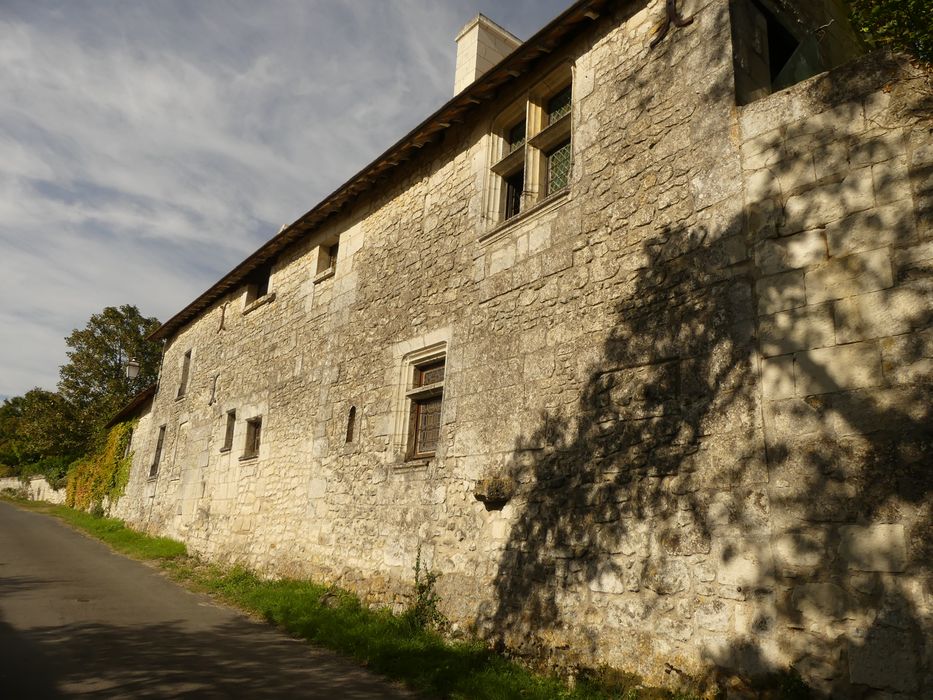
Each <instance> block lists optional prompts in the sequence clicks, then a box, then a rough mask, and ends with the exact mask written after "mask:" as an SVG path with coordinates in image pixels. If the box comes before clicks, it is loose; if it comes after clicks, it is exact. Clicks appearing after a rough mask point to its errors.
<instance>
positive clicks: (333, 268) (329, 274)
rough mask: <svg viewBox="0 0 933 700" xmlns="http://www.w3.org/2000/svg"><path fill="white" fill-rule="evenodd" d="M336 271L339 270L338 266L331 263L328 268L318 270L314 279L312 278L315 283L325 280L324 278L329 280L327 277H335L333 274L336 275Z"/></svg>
mask: <svg viewBox="0 0 933 700" xmlns="http://www.w3.org/2000/svg"><path fill="white" fill-rule="evenodd" d="M336 272H337V266H336V265H331V266H330V267H328V268H327V269H325V270H321V271H320V272H318V273H317V274H316V275H315V276H314V280H312V281H313V282H314V284H317V283H318V282H323V281H324V280H327V279H330V278H331V277H333V276H334V273H336Z"/></svg>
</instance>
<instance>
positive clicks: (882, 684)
mask: <svg viewBox="0 0 933 700" xmlns="http://www.w3.org/2000/svg"><path fill="white" fill-rule="evenodd" d="M914 646H915V644H914V640H913V639H912V638H911V636H910V635H909V634H908V633H907V632H905V631H904V630H900V629H896V628H893V627H884V626H880V625H879V626H876V627H874V628H872V629H871V630H869V632H868V634H867V635H866V636H865V637H863V638H861V639H852V640H850V641H849V680H850V681H851V682H852V683H854V684H857V685H865V686H868V687H869V688H875V689H879V690H891V691H897V692H903V693H911V692H913V691H916V690H917V685H918V684H917V654H916V651H915V650H914Z"/></svg>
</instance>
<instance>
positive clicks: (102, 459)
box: [65, 421, 136, 511]
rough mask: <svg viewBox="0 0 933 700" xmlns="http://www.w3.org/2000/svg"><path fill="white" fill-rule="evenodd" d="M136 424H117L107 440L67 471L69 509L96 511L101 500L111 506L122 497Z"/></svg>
mask: <svg viewBox="0 0 933 700" xmlns="http://www.w3.org/2000/svg"><path fill="white" fill-rule="evenodd" d="M135 424H136V423H135V421H130V422H127V423H120V424H119V425H116V426H114V427H113V428H112V429H111V430H110V432H109V433H107V438H106V440H104V441H103V443H102V444H101V445H100V446H99V447H98V448H97V449H96V450H94V451H92V452H91V453H90V454H88V455H87V456H86V457H83V458H81V459H79V460H78V461H77V462H75V463H74V464H73V465H72V466H71V468H70V469H69V470H68V490H67V492H66V495H65V503H66V504H68V505H69V506H71V507H72V508H79V509H81V510H92V511H99V510H102V509H103V503H104V499H107V500H108V501H109V502H110V503H112V502H113V501H114V500H116V499H117V498H119V497H120V496H122V495H123V492H124V490H125V489H126V484H127V482H128V481H129V477H130V465H131V464H132V462H133V455H132V453H128V452H127V449H126V448H127V446H128V445H129V442H130V438H131V437H132V435H133V427H134V426H135Z"/></svg>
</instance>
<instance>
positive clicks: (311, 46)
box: [0, 0, 570, 395]
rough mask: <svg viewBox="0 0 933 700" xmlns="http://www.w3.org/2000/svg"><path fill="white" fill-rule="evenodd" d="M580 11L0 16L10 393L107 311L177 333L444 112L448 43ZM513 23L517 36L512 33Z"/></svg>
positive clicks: (0, 193)
mask: <svg viewBox="0 0 933 700" xmlns="http://www.w3.org/2000/svg"><path fill="white" fill-rule="evenodd" d="M569 1H570V0H514V2H510V3H509V4H508V5H507V6H506V7H500V6H499V5H498V4H494V3H492V2H491V1H489V2H487V1H486V0H475V1H471V0H445V1H442V0H270V1H269V2H263V3H255V2H252V0H238V1H235V2H229V1H226V0H223V1H221V0H201V1H199V2H197V3H191V2H187V1H186V0H166V1H164V2H158V3H142V2H123V1H120V0H110V1H109V2H106V1H100V0H97V1H94V2H89V1H86V0H58V1H53V0H47V1H36V0H5V2H4V11H3V13H2V15H0V36H3V41H2V42H0V65H2V66H3V70H2V71H0V94H2V95H4V99H3V100H2V101H0V295H2V297H3V298H4V299H5V300H6V304H5V306H6V310H5V311H4V312H3V313H2V315H0V394H8V395H14V394H18V393H22V392H24V391H26V390H28V389H29V388H31V387H32V386H34V385H41V386H44V387H47V388H53V387H54V385H55V383H56V381H57V376H58V366H59V365H60V364H61V363H63V362H64V361H65V354H64V351H65V346H64V342H63V338H64V336H66V335H67V334H68V333H69V332H70V331H71V330H72V329H73V328H75V327H78V326H82V325H83V324H84V323H85V322H86V320H87V319H88V318H89V317H90V315H91V314H93V313H96V312H98V311H100V309H101V308H103V307H104V306H106V305H119V304H123V303H132V304H136V305H138V306H139V307H140V310H141V311H142V312H143V313H144V314H147V315H157V316H159V317H160V318H162V319H166V318H168V317H169V316H171V315H172V314H174V313H175V312H177V311H178V310H179V309H180V308H181V307H183V306H184V305H185V304H186V303H188V302H189V301H190V300H191V299H193V298H194V297H195V296H196V295H197V294H199V293H200V292H202V291H203V290H204V289H206V288H207V287H209V286H210V285H211V284H212V283H213V282H214V281H216V279H217V278H219V277H220V276H221V275H222V274H224V273H225V272H226V271H227V270H229V269H230V268H231V267H232V266H233V265H235V264H236V263H237V262H239V260H240V259H242V258H243V257H244V256H245V255H247V254H248V253H249V252H251V251H252V250H253V249H255V248H256V247H257V246H258V245H259V244H260V243H262V242H263V241H264V240H266V239H268V238H269V237H271V236H272V235H274V234H275V232H276V231H277V230H278V228H279V226H280V225H281V224H283V223H287V222H290V221H293V220H295V219H296V218H298V217H299V216H300V215H301V214H303V213H304V212H305V211H307V210H308V209H310V208H311V207H312V206H314V205H315V204H316V203H317V202H318V201H319V200H320V199H321V198H322V197H323V196H325V195H326V194H327V193H329V192H330V191H332V190H333V189H335V188H336V187H337V186H338V185H339V184H340V183H341V182H343V181H344V180H346V179H347V178H348V177H349V176H351V175H352V174H353V173H354V172H356V171H357V170H359V169H360V168H361V167H362V166H363V165H365V164H366V163H367V162H368V161H369V160H370V159H371V158H373V157H374V156H375V155H376V154H378V153H380V152H381V151H383V150H384V149H385V148H387V147H388V146H389V145H390V144H391V143H393V142H395V141H396V140H397V139H398V138H399V137H401V136H402V135H403V134H404V133H406V132H407V131H408V130H409V129H410V128H411V127H413V126H414V125H415V124H417V123H418V122H419V121H421V120H422V119H423V118H424V117H425V116H427V115H428V114H429V113H431V112H432V111H433V110H434V109H436V108H437V107H438V106H440V105H441V104H442V103H443V102H444V101H445V100H446V99H447V98H448V97H449V96H450V94H451V92H452V80H453V78H452V76H453V60H454V54H455V51H454V36H455V35H456V32H457V31H458V30H459V29H460V27H461V26H462V25H463V24H464V23H465V22H466V21H467V20H469V19H470V18H471V17H472V16H473V15H474V14H475V13H476V12H477V11H483V12H485V13H486V14H488V15H490V16H491V17H493V19H496V20H497V21H500V22H502V23H503V24H504V25H505V26H508V27H510V28H511V29H513V31H515V32H516V33H517V34H518V35H519V36H523V35H528V34H530V33H531V32H532V31H533V30H535V29H537V28H539V27H540V26H542V25H543V24H544V23H545V22H546V21H548V20H549V19H551V18H552V17H553V16H555V15H556V14H557V13H558V12H559V11H560V10H562V9H563V8H564V6H565V5H566V4H569ZM510 25H511V26H510Z"/></svg>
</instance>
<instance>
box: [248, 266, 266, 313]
mask: <svg viewBox="0 0 933 700" xmlns="http://www.w3.org/2000/svg"><path fill="white" fill-rule="evenodd" d="M271 276H272V264H271V263H270V264H267V265H263V266H262V267H259V268H257V269H255V270H253V272H252V274H250V276H249V279H248V281H247V283H246V303H247V304H249V303H251V302H254V301H256V300H257V299H261V298H262V297H264V296H266V295H267V294H268V293H269V278H270V277H271Z"/></svg>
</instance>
